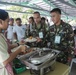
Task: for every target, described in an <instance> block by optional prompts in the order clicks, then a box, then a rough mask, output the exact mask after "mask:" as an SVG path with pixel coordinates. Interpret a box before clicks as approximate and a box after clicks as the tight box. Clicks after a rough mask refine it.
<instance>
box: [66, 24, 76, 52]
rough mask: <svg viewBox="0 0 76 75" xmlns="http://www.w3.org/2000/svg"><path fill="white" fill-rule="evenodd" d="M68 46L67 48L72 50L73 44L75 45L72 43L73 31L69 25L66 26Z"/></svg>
mask: <svg viewBox="0 0 76 75" xmlns="http://www.w3.org/2000/svg"><path fill="white" fill-rule="evenodd" d="M67 36H68V48H69V50H73V51H74V46H75V43H74V32H73V29H72V27H71V25H69V26H68V34H67Z"/></svg>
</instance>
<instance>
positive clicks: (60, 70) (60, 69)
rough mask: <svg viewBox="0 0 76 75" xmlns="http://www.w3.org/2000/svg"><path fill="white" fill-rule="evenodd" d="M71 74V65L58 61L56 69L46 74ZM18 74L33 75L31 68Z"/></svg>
mask: <svg viewBox="0 0 76 75" xmlns="http://www.w3.org/2000/svg"><path fill="white" fill-rule="evenodd" d="M68 74H69V66H67V65H65V64H62V63H59V62H56V66H55V70H54V71H51V72H48V73H47V74H46V75H68ZM17 75H31V74H30V72H29V70H26V71H25V72H23V73H21V74H17Z"/></svg>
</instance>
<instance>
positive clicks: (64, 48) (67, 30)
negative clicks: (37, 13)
mask: <svg viewBox="0 0 76 75" xmlns="http://www.w3.org/2000/svg"><path fill="white" fill-rule="evenodd" d="M50 13H51V19H52V21H53V23H54V25H52V26H51V27H50V32H49V34H50V35H49V36H48V40H50V43H51V48H52V49H57V50H60V51H61V54H60V55H59V56H58V58H57V60H58V61H60V62H62V63H67V62H68V57H69V56H70V55H71V53H72V51H73V48H74V36H73V35H74V34H73V30H72V27H71V25H69V24H68V23H65V22H63V21H62V20H61V10H60V9H59V8H55V9H53V10H52V11H50Z"/></svg>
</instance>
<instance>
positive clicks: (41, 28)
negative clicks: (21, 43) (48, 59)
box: [33, 12, 47, 44]
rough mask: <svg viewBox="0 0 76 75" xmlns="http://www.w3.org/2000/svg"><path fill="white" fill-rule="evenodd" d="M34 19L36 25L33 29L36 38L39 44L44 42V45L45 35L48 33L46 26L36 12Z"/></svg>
mask: <svg viewBox="0 0 76 75" xmlns="http://www.w3.org/2000/svg"><path fill="white" fill-rule="evenodd" d="M33 17H34V22H35V25H34V27H33V28H34V30H35V34H34V36H36V37H37V39H38V42H40V41H42V42H43V44H44V43H45V41H46V39H45V35H46V33H47V30H46V26H45V25H43V24H42V23H41V16H40V13H39V12H34V14H33Z"/></svg>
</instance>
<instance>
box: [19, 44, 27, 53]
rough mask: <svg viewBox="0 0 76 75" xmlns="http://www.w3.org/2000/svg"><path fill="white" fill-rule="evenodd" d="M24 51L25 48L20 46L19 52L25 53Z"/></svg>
mask: <svg viewBox="0 0 76 75" xmlns="http://www.w3.org/2000/svg"><path fill="white" fill-rule="evenodd" d="M26 49H27V47H26V46H23V45H21V46H20V52H22V53H25V52H26Z"/></svg>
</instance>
